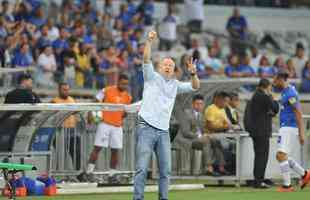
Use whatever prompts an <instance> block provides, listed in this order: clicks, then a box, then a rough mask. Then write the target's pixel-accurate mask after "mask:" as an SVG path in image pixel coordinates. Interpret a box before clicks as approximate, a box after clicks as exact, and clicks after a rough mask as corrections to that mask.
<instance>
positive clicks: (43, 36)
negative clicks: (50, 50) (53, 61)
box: [35, 25, 52, 55]
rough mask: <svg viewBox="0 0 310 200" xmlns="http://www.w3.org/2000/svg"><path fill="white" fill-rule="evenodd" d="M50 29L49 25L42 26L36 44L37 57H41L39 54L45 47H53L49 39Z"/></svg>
mask: <svg viewBox="0 0 310 200" xmlns="http://www.w3.org/2000/svg"><path fill="white" fill-rule="evenodd" d="M48 33H49V28H48V26H47V25H44V26H42V28H41V32H40V33H38V34H39V35H40V36H39V38H38V40H37V42H36V46H35V47H36V51H35V52H36V55H39V52H40V51H42V49H43V47H45V46H46V45H51V44H52V41H51V40H50V39H49V37H48Z"/></svg>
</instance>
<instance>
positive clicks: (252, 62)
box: [250, 54, 262, 73]
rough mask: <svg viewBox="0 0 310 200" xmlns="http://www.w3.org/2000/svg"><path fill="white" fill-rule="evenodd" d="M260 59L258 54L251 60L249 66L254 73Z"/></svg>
mask: <svg viewBox="0 0 310 200" xmlns="http://www.w3.org/2000/svg"><path fill="white" fill-rule="evenodd" d="M261 58H262V55H261V54H258V55H257V56H256V57H255V58H253V57H252V58H251V61H250V66H251V67H252V68H253V69H254V70H255V73H257V71H258V67H259V63H260V60H261Z"/></svg>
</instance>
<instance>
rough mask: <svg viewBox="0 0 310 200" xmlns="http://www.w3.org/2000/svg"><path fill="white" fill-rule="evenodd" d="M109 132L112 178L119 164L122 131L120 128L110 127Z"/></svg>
mask: <svg viewBox="0 0 310 200" xmlns="http://www.w3.org/2000/svg"><path fill="white" fill-rule="evenodd" d="M110 130H111V133H110V136H111V137H110V144H109V146H110V148H111V160H110V176H113V175H114V172H115V171H116V170H117V167H118V164H119V151H120V150H121V149H122V148H123V129H122V128H121V127H114V126H111V129H110Z"/></svg>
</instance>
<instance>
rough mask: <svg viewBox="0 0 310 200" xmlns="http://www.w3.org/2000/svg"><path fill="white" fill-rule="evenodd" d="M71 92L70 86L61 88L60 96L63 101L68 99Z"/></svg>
mask: <svg viewBox="0 0 310 200" xmlns="http://www.w3.org/2000/svg"><path fill="white" fill-rule="evenodd" d="M69 92H70V86H69V85H62V86H61V87H60V88H59V96H60V97H61V98H63V99H66V98H68V96H69Z"/></svg>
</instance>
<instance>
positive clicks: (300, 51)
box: [293, 43, 307, 78]
mask: <svg viewBox="0 0 310 200" xmlns="http://www.w3.org/2000/svg"><path fill="white" fill-rule="evenodd" d="M306 61H307V57H306V56H305V48H304V46H303V45H302V44H301V43H298V44H297V45H296V54H295V56H294V57H293V63H294V66H295V68H296V74H297V77H298V78H300V77H302V69H303V68H304V66H305V64H306Z"/></svg>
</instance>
